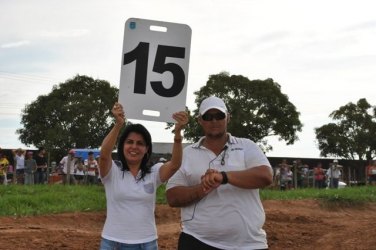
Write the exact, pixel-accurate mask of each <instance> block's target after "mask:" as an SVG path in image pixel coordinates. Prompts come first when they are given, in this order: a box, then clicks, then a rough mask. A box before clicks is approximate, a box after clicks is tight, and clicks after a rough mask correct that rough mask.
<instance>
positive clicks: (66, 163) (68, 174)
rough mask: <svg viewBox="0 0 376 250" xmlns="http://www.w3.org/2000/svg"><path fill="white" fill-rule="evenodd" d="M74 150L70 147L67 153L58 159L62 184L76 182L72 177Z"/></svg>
mask: <svg viewBox="0 0 376 250" xmlns="http://www.w3.org/2000/svg"><path fill="white" fill-rule="evenodd" d="M75 154H76V152H75V151H74V150H73V149H71V150H69V152H68V155H66V156H64V157H63V158H62V159H61V161H60V166H61V167H62V172H63V184H64V185H65V184H77V181H76V179H75V178H74V166H75V165H76V161H77V158H75V157H74V156H75Z"/></svg>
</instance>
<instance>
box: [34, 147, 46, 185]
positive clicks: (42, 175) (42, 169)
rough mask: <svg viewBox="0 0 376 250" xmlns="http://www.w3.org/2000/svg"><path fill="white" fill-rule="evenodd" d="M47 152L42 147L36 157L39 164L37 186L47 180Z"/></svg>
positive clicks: (36, 178)
mask: <svg viewBox="0 0 376 250" xmlns="http://www.w3.org/2000/svg"><path fill="white" fill-rule="evenodd" d="M45 155H46V150H45V149H44V147H40V148H39V149H38V153H37V155H36V156H35V158H34V159H35V161H36V163H37V170H36V171H35V174H34V176H35V184H44V183H45V181H46V180H47V176H46V173H47V158H46V156H45Z"/></svg>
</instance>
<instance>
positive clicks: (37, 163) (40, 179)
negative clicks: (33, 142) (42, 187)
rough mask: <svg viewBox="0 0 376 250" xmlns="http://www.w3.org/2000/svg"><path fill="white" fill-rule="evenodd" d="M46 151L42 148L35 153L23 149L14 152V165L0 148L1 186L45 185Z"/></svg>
mask: <svg viewBox="0 0 376 250" xmlns="http://www.w3.org/2000/svg"><path fill="white" fill-rule="evenodd" d="M45 154H46V150H45V149H44V148H43V147H41V148H39V149H38V151H37V152H36V154H35V155H34V152H33V151H26V150H23V149H21V148H18V149H13V150H12V157H13V165H12V164H11V161H10V160H9V159H8V158H7V156H6V155H5V154H4V153H3V152H2V150H1V148H0V184H3V185H7V184H8V183H17V184H25V185H33V184H44V183H46V181H47V174H46V172H47V171H46V170H47V158H46V156H45Z"/></svg>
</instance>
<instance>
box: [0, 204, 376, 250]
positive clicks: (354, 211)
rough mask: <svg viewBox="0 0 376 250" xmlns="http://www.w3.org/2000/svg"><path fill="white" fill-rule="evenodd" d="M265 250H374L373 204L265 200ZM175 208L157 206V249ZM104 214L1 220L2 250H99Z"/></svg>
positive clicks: (175, 227)
mask: <svg viewBox="0 0 376 250" xmlns="http://www.w3.org/2000/svg"><path fill="white" fill-rule="evenodd" d="M263 204H264V207H265V212H266V223H265V226H264V229H265V230H266V232H267V235H268V243H269V249H271V250H273V249H299V250H300V249H352V250H353V249H375V246H376V230H375V221H376V204H368V205H367V206H365V207H363V208H341V209H336V210H335V211H333V210H330V209H327V208H322V207H320V205H319V204H318V202H316V201H313V200H302V201H264V202H263ZM179 216H180V212H179V209H175V208H170V207H168V206H167V205H158V206H157V208H156V218H157V226H158V234H159V240H158V243H159V249H161V250H163V249H166V250H167V249H176V245H177V238H178V235H179V230H180V224H179ZM104 220H105V213H104V212H95V213H94V212H88V213H68V214H58V215H46V216H35V217H21V218H13V217H0V232H1V233H0V234H1V237H0V249H17V250H22V249H48V250H53V249H90V250H91V249H98V248H99V242H100V233H101V230H102V227H103V223H104Z"/></svg>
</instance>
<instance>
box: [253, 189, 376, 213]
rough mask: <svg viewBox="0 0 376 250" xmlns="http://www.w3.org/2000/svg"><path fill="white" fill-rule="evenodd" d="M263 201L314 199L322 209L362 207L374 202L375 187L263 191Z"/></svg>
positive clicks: (375, 195)
mask: <svg viewBox="0 0 376 250" xmlns="http://www.w3.org/2000/svg"><path fill="white" fill-rule="evenodd" d="M260 195H261V199H263V200H302V199H315V200H318V201H319V202H320V205H322V206H323V207H329V208H334V207H362V206H364V205H365V204H367V203H369V202H376V187H375V186H362V187H346V188H342V189H314V188H306V189H296V190H289V191H277V190H270V189H263V190H261V191H260Z"/></svg>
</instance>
